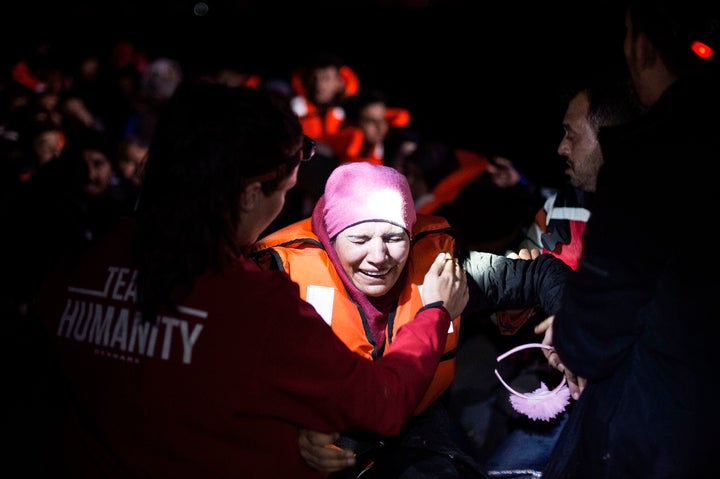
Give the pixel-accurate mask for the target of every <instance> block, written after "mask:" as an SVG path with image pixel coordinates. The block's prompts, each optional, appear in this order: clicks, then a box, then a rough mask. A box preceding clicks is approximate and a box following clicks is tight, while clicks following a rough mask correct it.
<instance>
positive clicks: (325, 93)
mask: <svg viewBox="0 0 720 479" xmlns="http://www.w3.org/2000/svg"><path fill="white" fill-rule="evenodd" d="M344 90H345V83H344V82H343V80H342V78H341V77H340V71H339V70H338V69H337V68H336V67H334V66H328V67H322V68H316V69H315V70H313V71H312V73H311V74H310V78H309V88H308V94H309V96H310V99H311V100H312V101H313V102H314V103H316V104H318V105H326V104H328V103H331V102H333V101H334V100H335V98H336V97H337V96H338V95H339V94H340V93H342V92H343V91H344Z"/></svg>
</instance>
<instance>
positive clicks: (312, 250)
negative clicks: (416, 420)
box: [252, 215, 460, 414]
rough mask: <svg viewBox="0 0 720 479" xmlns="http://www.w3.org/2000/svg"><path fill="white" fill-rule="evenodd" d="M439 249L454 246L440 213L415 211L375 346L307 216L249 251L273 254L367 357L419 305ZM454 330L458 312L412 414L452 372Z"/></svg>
mask: <svg viewBox="0 0 720 479" xmlns="http://www.w3.org/2000/svg"><path fill="white" fill-rule="evenodd" d="M442 251H449V252H452V253H454V252H455V239H454V237H453V236H452V234H451V233H450V226H449V225H448V223H447V221H445V219H443V218H440V217H437V216H430V215H418V219H417V222H416V224H415V228H414V229H413V241H412V247H411V250H410V256H409V258H408V262H407V264H406V268H407V280H406V284H405V288H403V290H402V292H401V293H400V298H399V300H398V305H397V309H396V310H395V315H394V318H393V319H392V320H391V321H388V326H387V329H386V331H385V334H386V337H387V338H388V339H387V341H386V342H385V345H384V347H383V349H382V350H377V346H376V345H374V344H373V342H372V341H371V338H369V337H368V334H369V333H368V331H370V329H369V328H368V325H367V324H365V323H366V320H365V319H364V317H363V316H362V315H361V314H360V312H359V310H358V307H357V306H356V304H355V303H354V302H353V301H352V300H351V299H350V298H349V297H348V295H347V293H346V292H345V286H344V285H343V283H342V280H341V279H340V277H339V276H338V274H337V271H336V270H335V268H334V267H333V266H332V263H331V262H330V259H329V257H328V255H327V253H326V252H325V249H324V248H323V247H322V246H321V244H320V241H319V240H318V238H317V236H316V235H315V234H314V233H313V232H312V228H311V220H310V218H307V219H304V220H301V221H299V222H297V223H294V224H292V225H289V226H287V227H285V228H283V229H281V230H279V231H277V232H275V233H272V234H270V235H268V236H266V237H265V238H263V239H261V240H259V241H258V242H257V243H256V244H255V245H254V246H253V248H252V253H253V256H254V257H256V258H257V259H258V262H259V263H260V264H261V265H262V264H263V263H264V262H265V261H268V260H271V259H274V261H275V262H276V264H277V265H278V266H279V267H280V269H282V270H284V271H285V272H287V273H288V274H289V275H290V277H291V278H292V280H293V281H295V282H296V283H297V284H298V285H299V286H300V295H301V297H302V298H303V299H305V300H306V301H307V302H309V303H310V304H312V305H313V306H314V307H315V309H316V310H317V312H318V313H319V314H320V316H322V317H323V319H324V320H325V322H326V323H328V324H329V325H330V326H331V327H332V329H333V331H334V332H335V334H336V335H337V336H338V337H339V338H340V339H341V340H342V341H343V342H344V343H345V344H346V345H347V347H348V348H350V349H351V350H353V351H355V352H356V353H358V354H360V355H362V356H365V357H366V358H368V359H373V358H376V357H379V356H381V355H382V354H383V353H384V351H385V350H386V349H387V348H388V346H389V344H390V343H391V342H392V338H393V337H394V336H395V334H397V331H398V329H399V328H400V327H401V326H402V325H403V324H405V323H407V322H409V321H412V320H413V318H414V317H415V314H416V313H417V311H418V310H419V309H420V308H421V307H422V306H423V302H422V298H421V296H420V289H419V288H420V287H421V286H422V282H423V280H424V277H425V273H427V271H428V269H429V268H430V265H431V264H432V262H433V261H434V260H435V257H436V256H437V255H438V254H439V253H440V252H442ZM459 334H460V317H459V316H458V317H457V318H454V319H453V320H452V323H451V325H450V330H449V331H448V337H447V342H446V344H445V350H444V353H443V356H442V358H441V360H440V363H439V365H438V368H437V370H436V371H435V375H434V377H433V380H432V382H431V384H430V386H429V388H428V390H427V392H426V393H425V395H424V396H423V398H422V400H421V401H420V404H419V405H418V406H417V408H416V410H415V414H417V413H419V412H421V411H423V410H425V409H426V408H427V407H428V406H429V405H430V404H431V403H432V402H434V401H435V400H437V399H438V398H439V397H440V396H441V395H442V394H443V392H444V391H445V390H446V389H447V388H448V386H449V385H450V383H451V382H452V380H453V377H454V375H455V356H456V352H457V345H458V338H459Z"/></svg>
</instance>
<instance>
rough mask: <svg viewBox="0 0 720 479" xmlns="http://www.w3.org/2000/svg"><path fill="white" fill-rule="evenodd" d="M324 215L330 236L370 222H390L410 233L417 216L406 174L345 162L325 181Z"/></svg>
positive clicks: (360, 163) (361, 163) (393, 169)
mask: <svg viewBox="0 0 720 479" xmlns="http://www.w3.org/2000/svg"><path fill="white" fill-rule="evenodd" d="M324 202H325V208H324V209H323V217H324V218H325V227H326V229H327V233H328V236H329V237H330V238H334V237H335V236H336V235H337V234H338V233H340V232H341V231H342V230H344V229H345V228H348V227H350V226H354V225H356V224H358V223H363V222H366V221H387V222H389V223H392V224H395V225H397V226H401V227H403V228H405V230H406V231H407V232H408V234H409V235H410V234H411V233H412V228H413V225H415V220H416V218H417V216H416V215H415V205H414V204H413V198H412V194H411V193H410V186H409V185H408V182H407V179H406V178H405V175H403V174H402V173H400V172H399V171H398V170H396V169H395V168H391V167H389V166H381V165H375V164H373V163H368V162H352V163H345V164H342V165H340V166H338V167H337V168H335V169H334V170H333V172H332V173H331V174H330V177H329V178H328V180H327V183H326V184H325V198H324Z"/></svg>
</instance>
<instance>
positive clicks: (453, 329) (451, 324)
mask: <svg viewBox="0 0 720 479" xmlns="http://www.w3.org/2000/svg"><path fill="white" fill-rule="evenodd" d="M418 291H420V297H421V298H422V302H423V306H425V298H423V285H422V284H419V285H418ZM454 332H455V328H454V327H453V322H452V321H450V327H449V328H448V334H452V333H454Z"/></svg>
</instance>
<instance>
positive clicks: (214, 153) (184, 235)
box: [134, 82, 302, 320]
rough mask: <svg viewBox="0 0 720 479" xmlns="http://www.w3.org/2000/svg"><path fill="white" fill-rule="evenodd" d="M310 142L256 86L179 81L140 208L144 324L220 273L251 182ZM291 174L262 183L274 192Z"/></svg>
mask: <svg viewBox="0 0 720 479" xmlns="http://www.w3.org/2000/svg"><path fill="white" fill-rule="evenodd" d="M301 139H302V127H301V126H300V123H299V121H298V118H297V116H296V115H295V114H294V113H293V112H292V110H291V109H290V106H289V104H288V103H287V101H286V100H284V99H281V98H280V97H278V96H277V95H276V94H274V93H272V92H269V91H266V90H262V89H254V88H244V87H243V88H232V87H228V86H225V85H221V84H210V83H202V82H199V83H195V82H186V83H183V84H181V85H180V86H179V87H178V89H177V90H176V92H175V94H174V96H173V97H172V98H171V99H170V101H169V103H168V104H167V106H166V109H165V110H163V112H162V114H161V116H160V118H159V119H158V123H157V125H156V128H155V130H154V133H153V138H152V143H151V145H150V149H149V151H148V158H147V162H146V165H145V176H144V180H143V188H142V192H141V195H140V201H139V203H138V227H139V231H138V236H137V240H136V244H135V248H134V259H135V261H136V262H137V266H138V280H137V285H138V301H139V305H140V309H141V311H142V313H143V318H144V319H146V320H152V319H153V318H155V317H156V315H157V312H158V311H159V310H160V308H161V307H163V306H167V307H170V308H174V305H176V304H178V303H179V302H180V301H181V300H182V299H183V298H184V297H185V296H186V295H187V294H188V293H189V292H190V290H191V288H192V286H193V284H194V281H195V278H196V277H197V276H198V275H199V274H201V273H203V272H205V271H222V270H223V269H225V267H226V266H227V265H228V264H229V263H230V262H231V261H233V258H234V255H235V254H237V253H238V252H239V249H240V248H241V247H242V246H243V245H239V244H237V240H236V234H237V226H238V222H239V217H240V213H239V201H238V199H239V195H240V193H241V191H242V189H243V188H244V187H245V186H246V184H247V180H249V179H251V178H253V177H257V176H260V175H262V174H266V173H269V172H271V171H273V170H278V171H281V166H282V165H284V164H286V163H287V160H288V157H289V156H290V155H292V153H293V151H294V149H296V148H297V145H298V144H299V143H300V141H301ZM291 171H292V169H289V170H288V171H287V172H283V175H280V176H279V177H278V178H275V179H273V180H271V181H268V182H266V183H263V191H264V193H265V194H269V193H271V192H273V191H274V190H275V189H276V188H277V186H278V184H279V183H280V182H281V181H282V179H283V178H285V177H287V176H288V175H289V174H290V173H291Z"/></svg>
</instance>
